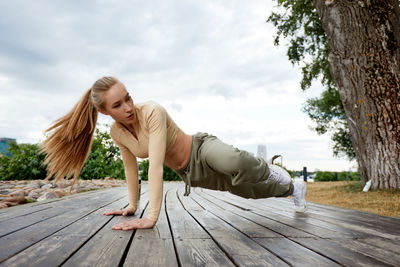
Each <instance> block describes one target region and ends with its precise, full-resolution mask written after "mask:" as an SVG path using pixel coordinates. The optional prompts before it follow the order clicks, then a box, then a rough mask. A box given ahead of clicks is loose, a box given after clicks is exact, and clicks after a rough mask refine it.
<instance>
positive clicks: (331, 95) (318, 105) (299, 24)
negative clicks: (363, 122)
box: [267, 0, 355, 160]
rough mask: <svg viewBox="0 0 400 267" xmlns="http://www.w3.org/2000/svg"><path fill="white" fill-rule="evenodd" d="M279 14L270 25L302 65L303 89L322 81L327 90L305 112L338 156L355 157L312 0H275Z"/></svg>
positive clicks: (306, 107) (293, 62)
mask: <svg viewBox="0 0 400 267" xmlns="http://www.w3.org/2000/svg"><path fill="white" fill-rule="evenodd" d="M276 1H277V4H278V7H280V9H279V12H273V13H272V14H271V15H270V16H269V18H268V20H267V21H268V22H271V23H272V24H273V25H274V26H275V27H276V28H277V35H276V36H275V40H274V44H275V45H280V40H281V38H282V37H283V38H285V39H286V40H287V41H288V50H287V56H288V58H289V60H290V62H291V63H292V64H299V65H301V69H302V75H303V77H302V80H301V82H300V87H301V89H302V90H306V89H308V88H309V87H310V86H311V84H312V82H313V80H316V79H320V80H321V83H322V84H323V85H324V86H325V88H326V90H325V91H324V92H323V93H322V94H321V96H320V97H319V98H312V99H309V100H308V101H307V102H306V104H305V105H304V107H303V111H304V112H305V113H307V114H308V115H309V117H310V118H311V119H312V120H313V121H314V122H315V123H316V126H315V127H314V128H313V130H315V131H316V132H317V133H319V134H325V133H327V132H328V133H330V134H331V139H332V141H333V153H334V155H335V156H346V157H348V158H349V159H350V160H351V159H354V158H355V153H354V149H353V146H352V144H351V139H350V134H349V130H348V126H347V121H346V117H345V112H344V109H343V105H342V103H341V101H340V97H339V93H338V91H337V88H336V86H335V83H334V81H333V78H332V76H331V74H330V70H329V63H328V53H329V44H328V41H327V38H326V35H325V32H324V30H323V28H322V24H321V21H320V19H319V16H318V14H317V11H316V9H315V7H314V4H313V1H312V0H276Z"/></svg>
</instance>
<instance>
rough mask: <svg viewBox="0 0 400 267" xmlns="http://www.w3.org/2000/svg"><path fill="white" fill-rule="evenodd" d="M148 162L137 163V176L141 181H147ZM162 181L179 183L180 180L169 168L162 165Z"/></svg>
mask: <svg viewBox="0 0 400 267" xmlns="http://www.w3.org/2000/svg"><path fill="white" fill-rule="evenodd" d="M149 165H150V164H149V160H147V159H146V160H143V161H141V162H140V163H139V174H140V177H141V179H142V180H144V181H147V180H148V179H149V176H148V174H149ZM163 180H164V181H181V180H182V178H181V177H180V176H179V175H178V174H177V173H176V172H175V171H174V170H172V169H171V168H169V167H167V166H165V165H164V174H163Z"/></svg>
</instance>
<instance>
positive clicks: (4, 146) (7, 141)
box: [0, 137, 17, 157]
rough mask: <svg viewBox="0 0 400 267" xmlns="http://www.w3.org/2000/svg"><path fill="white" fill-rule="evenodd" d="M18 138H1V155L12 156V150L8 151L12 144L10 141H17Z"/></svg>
mask: <svg viewBox="0 0 400 267" xmlns="http://www.w3.org/2000/svg"><path fill="white" fill-rule="evenodd" d="M15 142H17V140H15V139H13V138H5V137H3V138H0V155H1V154H3V155H6V156H8V157H10V156H11V154H10V152H8V147H9V146H10V143H15Z"/></svg>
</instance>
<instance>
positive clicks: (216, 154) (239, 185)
mask: <svg viewBox="0 0 400 267" xmlns="http://www.w3.org/2000/svg"><path fill="white" fill-rule="evenodd" d="M176 172H177V173H178V175H179V176H181V177H182V179H183V181H184V182H185V187H186V190H185V195H186V196H187V195H189V193H190V187H203V188H207V189H213V190H221V191H229V192H231V193H232V194H235V195H238V196H241V197H244V198H268V197H286V196H289V195H291V194H292V193H293V183H290V184H286V185H281V184H279V183H277V182H274V181H270V180H268V175H269V168H268V165H267V163H266V162H265V161H264V160H263V159H261V158H258V157H254V156H253V155H251V154H250V153H248V152H247V151H244V150H240V149H238V148H235V147H233V146H231V145H228V144H225V143H224V142H222V141H221V140H219V139H218V138H217V137H215V136H213V135H209V134H207V133H197V134H195V135H194V136H193V141H192V151H191V154H190V159H189V161H188V163H187V165H186V166H185V167H184V168H182V169H181V170H177V171H176Z"/></svg>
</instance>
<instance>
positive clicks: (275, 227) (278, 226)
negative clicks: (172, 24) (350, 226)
mask: <svg viewBox="0 0 400 267" xmlns="http://www.w3.org/2000/svg"><path fill="white" fill-rule="evenodd" d="M196 193H197V194H199V195H200V196H201V197H203V198H206V199H209V200H210V201H212V202H214V203H216V204H217V205H219V206H223V207H224V208H225V209H226V210H229V211H230V212H232V213H234V214H236V215H237V216H242V217H243V218H245V219H247V220H249V221H252V222H254V223H256V224H259V225H262V226H264V227H265V228H267V229H270V230H271V231H274V232H276V233H279V234H281V235H282V236H285V237H315V235H311V234H308V233H306V232H304V231H301V230H298V229H296V228H293V227H291V226H288V225H285V224H282V223H280V222H277V221H274V220H271V219H268V218H266V217H263V216H261V215H258V214H255V213H253V212H250V211H248V210H243V209H240V208H238V207H236V206H232V205H229V204H228V203H226V202H224V201H222V200H220V199H217V198H215V197H213V196H211V195H209V194H205V193H204V192H196Z"/></svg>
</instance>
